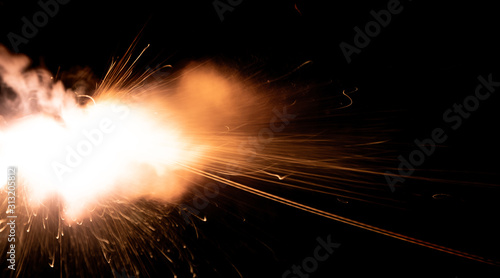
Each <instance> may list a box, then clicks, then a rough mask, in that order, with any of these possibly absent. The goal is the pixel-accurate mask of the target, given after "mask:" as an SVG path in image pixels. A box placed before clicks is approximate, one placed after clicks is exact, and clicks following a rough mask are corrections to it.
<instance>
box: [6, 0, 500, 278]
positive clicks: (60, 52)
mask: <svg viewBox="0 0 500 278" xmlns="http://www.w3.org/2000/svg"><path fill="white" fill-rule="evenodd" d="M103 2H104V1H103ZM103 2H101V1H93V0H91V1H81V0H71V1H69V3H68V4H65V5H60V10H59V11H58V12H57V14H55V15H54V17H53V18H50V19H49V20H48V24H46V25H45V26H43V27H41V28H39V30H38V32H37V34H36V35H35V36H34V37H33V38H31V39H29V41H28V43H27V44H23V45H20V46H19V50H20V52H21V53H25V54H27V55H28V56H30V57H31V58H32V59H33V61H34V63H35V64H43V65H45V66H46V67H48V68H49V70H51V71H52V72H56V71H57V69H58V67H61V70H62V71H64V70H69V69H71V68H72V67H75V66H81V67H90V68H91V69H92V70H93V72H94V73H95V74H96V76H97V77H102V76H103V74H104V73H105V71H106V69H107V67H108V66H109V63H110V62H111V58H112V57H116V56H120V55H122V54H123V53H124V51H125V50H126V49H127V47H128V46H129V44H130V43H131V42H132V40H133V39H134V38H135V37H136V36H137V34H139V32H140V31H141V29H142V28H143V27H144V30H143V32H142V33H141V38H140V40H139V43H138V48H142V47H144V46H145V45H147V44H151V47H150V49H149V50H148V52H147V53H146V54H145V56H144V60H143V61H142V64H141V65H143V66H144V67H147V66H148V65H151V67H154V66H155V65H156V64H158V63H161V62H166V63H169V64H172V65H174V66H175V65H182V64H183V63H185V62H187V61H190V60H201V59H210V58H212V59H219V60H221V61H224V62H226V63H228V64H231V65H234V66H236V67H241V68H245V69H248V68H249V66H252V67H251V68H253V69H257V70H258V71H260V72H265V73H266V74H269V75H271V76H272V75H274V76H279V75H281V74H284V73H286V72H288V71H290V70H292V69H294V68H295V67H296V66H298V65H300V64H301V63H303V62H305V61H307V60H312V61H313V66H312V68H311V69H310V70H309V71H307V72H305V73H304V74H303V75H302V76H300V78H301V79H300V80H299V81H300V82H302V83H307V82H312V83H314V82H317V83H320V82H325V81H327V80H333V84H336V85H335V86H337V87H338V88H347V89H348V88H353V87H358V88H359V91H358V92H356V93H355V94H354V95H353V97H354V98H355V105H354V107H353V108H352V110H350V111H349V112H352V113H368V114H370V115H379V113H383V112H384V111H385V112H387V111H391V112H390V115H391V116H390V117H389V118H388V120H387V121H389V122H384V123H383V124H385V125H388V126H390V127H391V128H393V129H395V130H398V132H396V133H394V136H395V138H394V140H395V142H397V144H394V145H392V147H393V148H394V149H393V150H392V151H393V153H394V155H393V156H392V157H390V158H392V159H395V158H396V157H397V154H399V153H403V154H405V153H408V152H409V151H410V150H411V148H412V143H413V140H414V139H415V138H424V137H426V136H429V134H430V132H431V130H432V129H434V128H436V127H439V126H442V125H443V120H442V118H441V117H442V114H443V112H444V111H445V110H446V109H448V108H450V107H452V105H453V103H456V102H457V103H458V102H461V101H462V100H463V99H464V98H465V97H467V96H469V95H471V94H473V92H474V89H475V87H476V86H477V84H478V81H477V77H478V76H479V75H482V76H487V75H488V74H490V73H492V74H493V79H494V80H500V72H499V66H498V62H499V61H500V59H499V58H500V54H499V51H498V50H499V49H500V48H499V46H500V43H499V41H500V40H498V36H499V32H498V26H499V25H498V22H497V21H496V20H495V19H496V18H498V14H497V13H498V12H497V11H498V9H496V8H494V6H493V4H489V5H482V4H480V3H476V2H474V3H466V2H454V3H440V4H438V3H436V1H425V2H424V1H418V0H414V1H408V0H405V1H401V3H400V5H401V7H402V11H401V12H400V13H399V14H394V15H392V17H391V22H390V23H389V24H388V25H387V27H382V28H381V31H380V34H378V35H377V36H375V37H373V38H372V39H371V41H370V43H369V44H368V45H367V46H366V47H365V48H363V49H361V52H360V53H359V54H353V55H352V56H351V58H352V62H351V63H348V62H347V61H346V59H345V57H344V55H343V53H342V51H341V49H340V47H339V44H340V43H341V42H346V43H349V44H351V45H353V44H354V42H353V40H354V35H355V31H354V29H353V28H354V27H356V26H357V27H359V28H361V29H363V28H364V27H365V25H366V24H367V23H368V22H370V21H372V20H373V18H372V15H371V14H370V11H371V10H375V11H379V10H381V9H387V5H388V3H389V2H391V1H387V0H385V1H378V0H377V1H365V2H362V1H333V2H334V3H329V4H325V2H327V1H305V0H304V1H301V0H297V1H288V0H277V1H260V0H259V1H250V0H246V1H243V2H242V3H241V4H240V5H238V6H236V7H234V10H233V11H231V12H226V13H224V21H223V22H221V21H220V19H219V16H218V14H217V12H216V11H215V9H214V7H213V5H212V2H213V1H211V0H208V1H205V0H199V1H169V0H165V1H157V2H156V1H150V0H143V1H132V2H126V1H106V2H105V3H103ZM221 2H224V3H226V1H224V0H221ZM233 2H237V1H233ZM270 2H272V3H270ZM295 5H296V7H297V9H298V10H297V9H296V8H295ZM39 10H40V7H39V6H38V4H36V1H31V2H27V1H24V2H23V1H14V0H2V1H0V44H4V45H6V46H7V47H9V48H10V49H12V46H11V44H10V42H9V40H8V38H7V34H8V33H9V32H14V33H17V34H21V28H22V25H23V22H22V21H21V18H22V17H23V16H26V17H27V18H32V16H33V14H34V13H35V12H37V11H39ZM498 104H499V99H498V96H497V95H493V96H492V97H491V98H489V99H488V100H487V101H485V102H484V103H481V104H480V108H479V109H478V110H477V112H474V113H473V115H472V116H471V118H469V119H468V120H466V121H465V122H464V124H463V126H462V127H460V128H459V129H458V130H457V131H453V132H450V133H449V135H450V139H449V140H448V141H446V143H445V144H444V145H443V146H441V147H440V151H439V152H438V153H436V154H435V155H433V156H432V158H431V159H429V161H428V162H426V164H425V168H426V169H436V170H443V171H438V173H437V175H442V177H444V178H455V179H458V180H465V181H469V182H476V181H481V182H484V183H490V184H498V182H499V177H498V175H496V174H495V172H497V171H498V170H497V168H498V155H499V154H500V152H499V150H500V149H499V147H498V141H499V140H498V139H499V136H498V135H497V133H496V129H497V127H498V124H497V120H498V118H499V117H498V110H497V109H496V107H498ZM380 119H383V117H380ZM389 119H391V120H389ZM495 119H497V120H495ZM353 121H354V120H353ZM356 124H359V123H355V122H353V125H356ZM394 163H397V162H396V161H393V164H391V165H394ZM451 171H456V172H453V173H452V172H451ZM443 172H444V174H443ZM425 173H426V174H429V173H433V172H432V171H428V172H425ZM440 177H441V176H440ZM377 182H380V183H384V182H385V181H384V178H383V177H380V180H377ZM233 191H234V192H233ZM387 191H388V190H387ZM441 192H446V193H449V194H451V195H452V197H451V198H449V199H446V200H441V201H439V200H434V199H432V198H431V196H432V195H433V194H436V193H441ZM410 193H416V195H412V194H410ZM227 194H229V195H230V194H234V195H232V196H238V198H241V199H242V200H247V201H241V202H237V203H235V204H231V203H230V202H226V201H224V202H223V201H221V203H220V204H219V208H217V207H211V208H210V209H209V210H208V211H207V213H211V214H212V215H213V216H212V217H213V218H215V219H220V221H219V220H217V221H213V222H212V223H208V224H204V225H205V226H204V229H205V232H206V234H207V236H209V237H210V238H211V239H212V240H213V243H212V245H210V246H219V247H220V248H221V249H223V250H225V251H224V252H226V253H227V254H228V256H230V257H231V258H232V262H233V263H234V264H235V265H236V266H237V267H238V268H239V269H240V271H241V272H242V274H244V275H245V276H244V277H281V274H282V273H283V272H284V271H285V270H286V269H288V268H289V267H290V266H291V265H292V264H296V263H298V262H301V261H302V260H303V259H304V258H306V257H308V256H310V254H311V252H312V250H313V249H314V247H315V246H316V245H317V243H316V237H318V236H319V237H326V236H327V235H329V234H331V235H332V237H333V238H334V240H335V241H337V242H339V243H341V244H342V245H341V247H339V249H338V250H337V251H336V252H335V253H334V254H333V255H332V257H331V258H329V259H328V260H327V261H326V262H323V263H320V265H319V267H318V271H316V272H314V273H313V274H311V276H310V277H371V276H375V277H443V278H455V277H459V278H462V277H499V276H498V274H499V273H500V268H498V267H497V268H495V267H490V266H488V265H485V264H481V263H476V262H473V261H469V260H466V259H461V258H458V257H454V256H451V255H447V254H444V253H440V252H437V251H433V250H429V249H425V248H422V247H418V246H414V245H411V244H407V243H404V242H400V241H397V240H394V239H390V238H386V237H383V236H379V235H376V234H373V233H370V232H367V231H363V230H360V229H357V228H353V227H349V226H346V225H344V224H340V223H336V222H334V221H331V220H328V219H322V218H320V217H317V216H313V215H310V214H307V213H305V212H301V211H297V210H295V209H293V208H287V207H282V206H280V205H276V204H273V203H272V202H270V201H265V200H261V199H259V198H257V197H253V196H249V195H248V194H246V193H239V192H236V190H231V189H228V192H227ZM386 194H388V195H390V192H389V191H388V192H386ZM397 194H401V196H397V197H396V198H402V199H401V200H404V201H405V202H407V203H406V204H405V208H406V210H403V211H391V210H387V211H386V210H384V209H382V208H374V207H371V206H370V205H367V204H359V203H356V202H353V203H349V204H348V205H345V206H343V205H339V204H338V202H337V201H336V200H329V199H327V198H322V197H319V198H318V200H319V201H318V204H320V205H322V206H326V207H328V205H329V204H330V202H331V203H332V204H333V203H334V204H333V205H332V207H334V209H333V210H334V211H335V212H338V213H339V214H342V215H346V216H350V217H352V218H355V219H360V220H364V221H367V222H369V223H372V224H377V225H379V226H383V227H387V228H391V229H394V230H397V231H400V232H406V233H411V234H412V235H415V236H420V237H422V238H425V239H429V240H434V242H436V243H442V244H447V246H450V247H451V246H452V247H456V248H457V249H460V250H464V251H465V250H467V251H470V252H472V253H476V254H481V255H485V256H489V257H493V258H495V255H496V259H500V256H498V251H497V250H500V249H499V248H500V241H499V240H498V234H499V233H498V232H500V230H498V228H494V227H495V225H494V224H495V222H496V221H498V217H497V212H498V211H499V210H498V209H499V208H500V207H499V206H498V201H497V198H495V197H498V196H499V191H498V190H495V189H484V188H479V187H472V188H469V187H465V186H461V185H456V186H454V185H449V184H447V185H443V184H426V185H422V184H421V182H418V181H409V182H408V183H406V184H405V188H402V189H401V190H400V193H397ZM406 194H408V195H412V196H419V197H415V198H412V199H407V195H406ZM307 198H311V199H310V200H312V198H316V197H315V196H309V197H307ZM391 198H394V196H393V195H391ZM230 210H235V211H239V213H240V215H244V217H246V218H247V219H248V221H247V223H245V224H242V223H240V222H238V221H237V220H235V218H233V216H231V214H229V213H227V211H230ZM492 223H493V224H492ZM242 242H246V243H247V245H245V244H242ZM264 244H266V245H269V249H266V248H265V247H264V246H265V245H264ZM202 246H203V245H202ZM207 248H208V247H207ZM210 248H212V247H210ZM200 250H201V251H199V252H200V254H201V255H200V256H202V257H203V256H205V257H206V261H207V262H205V264H204V266H203V267H201V273H200V274H201V277H210V276H211V275H212V274H213V273H212V272H210V270H209V267H207V265H217V266H219V267H220V268H221V269H223V270H222V271H221V275H222V276H228V277H229V276H231V277H232V275H234V273H231V272H230V269H231V266H228V263H227V261H225V260H222V259H220V256H221V252H220V251H214V252H213V253H212V252H210V250H207V249H203V248H202V247H200ZM271 250H272V251H271ZM204 271H206V273H205V272H204ZM224 271H227V272H224ZM226 273H227V274H226ZM495 273H496V274H497V275H494V274H495ZM204 274H205V275H204ZM290 277H293V276H290Z"/></svg>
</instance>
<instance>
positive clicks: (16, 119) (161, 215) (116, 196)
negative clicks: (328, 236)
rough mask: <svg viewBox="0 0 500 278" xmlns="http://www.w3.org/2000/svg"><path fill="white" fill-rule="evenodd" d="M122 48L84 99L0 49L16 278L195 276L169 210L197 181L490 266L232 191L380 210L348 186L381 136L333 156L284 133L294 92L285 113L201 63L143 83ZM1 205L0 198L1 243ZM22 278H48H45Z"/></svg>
mask: <svg viewBox="0 0 500 278" xmlns="http://www.w3.org/2000/svg"><path fill="white" fill-rule="evenodd" d="M133 46H134V45H133ZM133 46H131V48H130V49H129V50H128V52H127V53H126V55H125V56H124V58H122V59H121V60H118V61H116V62H113V63H112V65H111V66H110V69H109V71H108V73H107V75H106V76H105V77H104V79H103V81H102V82H101V83H100V84H99V85H98V86H97V88H95V89H94V90H92V93H91V94H85V93H84V92H81V91H79V90H78V89H74V88H65V86H63V83H62V82H61V81H60V80H58V79H57V77H54V76H52V75H51V74H50V73H49V72H47V71H46V70H44V69H38V68H35V69H33V68H30V67H29V66H30V61H29V59H28V58H27V57H26V56H23V55H12V54H10V53H8V52H7V50H6V49H5V48H3V47H0V77H1V80H0V81H1V84H2V90H3V91H4V92H7V93H5V96H4V99H3V100H2V103H3V107H1V108H2V111H0V112H1V118H0V158H1V160H0V167H1V168H2V169H7V167H9V166H16V167H17V169H18V177H19V183H18V187H17V193H16V198H17V200H18V201H17V203H16V211H17V212H18V213H19V214H18V218H17V220H16V221H17V225H18V227H19V228H18V232H17V233H18V234H17V241H16V248H19V250H20V249H26V250H30V253H29V254H27V253H23V252H18V256H16V268H17V271H16V275H18V276H22V275H23V274H25V273H26V271H27V262H28V260H29V259H30V258H29V256H32V257H36V260H39V261H40V262H42V263H41V264H35V265H36V267H40V266H39V265H44V263H43V262H45V263H47V264H48V266H49V267H51V268H56V266H57V269H58V270H59V272H60V276H67V275H70V273H71V269H78V270H79V273H80V274H81V275H83V276H94V277H95V276H108V274H103V273H100V272H99V269H106V268H108V269H112V270H117V271H118V273H121V272H122V271H123V272H125V273H126V274H128V275H136V276H139V275H141V276H148V275H154V273H152V272H153V271H154V270H151V269H150V267H149V266H150V264H151V262H150V261H148V260H145V259H144V257H149V258H153V257H158V256H159V257H162V258H165V260H166V261H168V262H169V264H168V268H169V269H170V271H171V273H172V275H173V276H176V275H178V276H181V277H184V276H185V275H186V273H189V274H190V275H192V276H193V277H194V276H196V267H195V264H194V263H193V261H194V260H195V258H194V255H193V254H192V253H191V252H190V250H189V248H188V246H187V245H186V244H185V239H184V236H183V231H185V230H186V229H187V226H188V225H191V224H188V223H187V222H185V221H183V220H182V218H180V217H179V214H180V213H181V212H180V210H181V209H180V208H179V207H178V204H179V203H180V202H181V200H182V197H183V196H184V195H185V193H187V192H189V191H190V190H191V189H192V188H194V187H198V186H200V185H199V184H200V181H201V180H203V179H209V180H213V181H215V182H219V183H220V184H225V185H229V186H232V187H234V188H238V189H241V190H244V191H246V192H250V193H252V194H255V195H258V196H261V197H263V198H267V199H270V200H274V201H276V202H278V203H281V204H285V205H288V206H291V207H295V208H297V209H301V210H304V211H308V212H311V213H314V214H317V215H320V216H323V217H326V218H330V219H333V220H336V221H339V222H342V223H345V224H349V225H352V226H356V227H359V228H362V229H365V230H369V231H372V232H376V233H379V234H384V235H387V236H389V237H392V238H396V239H400V240H403V241H407V242H411V243H414V244H417V245H421V246H425V247H428V248H432V249H435V250H440V251H443V252H447V253H450V254H453V255H457V256H461V257H465V258H469V259H472V260H477V261H481V262H486V263H491V264H493V263H495V262H493V261H490V260H488V259H485V258H482V257H480V256H476V255H472V254H468V253H465V252H461V251H457V250H454V249H451V248H446V247H443V246H440V245H437V244H433V243H429V242H426V241H422V240H418V239H415V238H412V237H409V236H405V235H402V234H398V233H394V232H391V231H388V230H385V229H382V228H378V227H375V226H372V225H369V224H365V223H362V222H359V221H356V220H353V219H349V218H346V217H342V216H339V215H336V214H333V213H331V212H327V211H323V210H320V209H317V208H315V207H314V206H312V205H308V204H304V203H300V202H296V201H294V200H291V199H287V198H283V197H281V196H278V195H276V194H271V193H270V192H267V191H266V190H263V189H262V188H254V187H252V186H249V185H245V184H242V183H240V182H238V181H235V180H233V179H232V177H236V176H238V177H244V178H248V179H252V180H255V181H262V182H265V183H269V184H270V186H274V189H276V188H279V189H280V190H291V189H293V190H307V191H312V192H316V193H318V194H327V195H332V198H333V197H335V198H342V200H347V199H351V200H360V201H364V202H371V203H377V204H385V205H386V204H387V203H388V202H390V200H387V199H386V198H384V197H381V196H379V195H377V194H374V193H373V192H374V191H376V190H379V189H377V188H376V187H375V188H374V186H373V185H371V184H368V182H365V181H363V180H362V178H361V177H360V174H362V175H365V176H370V175H381V174H383V173H380V172H379V171H377V170H374V169H373V168H371V167H369V165H370V162H371V161H373V155H376V154H377V150H376V148H375V147H374V146H376V145H377V144H379V143H380V142H383V138H379V137H376V136H375V137H374V136H372V137H371V138H363V139H364V140H360V139H359V138H356V139H355V138H354V135H347V134H341V135H339V136H338V139H336V140H337V141H336V142H335V144H331V143H330V142H329V140H327V137H324V136H322V135H320V134H316V135H314V136H312V135H310V134H298V133H294V132H293V130H288V131H284V129H285V127H286V125H287V124H289V122H290V121H291V120H293V119H294V118H295V115H294V114H293V113H292V112H290V111H291V109H292V108H293V107H294V105H296V103H297V101H300V99H301V97H303V96H302V95H301V94H302V93H303V92H295V94H294V97H293V101H289V100H288V99H287V98H284V97H283V94H279V93H277V94H276V95H275V96H273V97H271V96H269V93H268V91H269V90H272V89H270V88H269V87H270V86H269V83H272V82H271V81H270V82H268V83H266V84H254V83H253V82H252V81H251V80H249V79H248V78H245V77H244V76H241V75H240V74H238V72H236V71H234V70H232V69H228V68H224V67H222V66H215V65H214V64H213V63H211V62H202V63H192V64H190V65H188V66H186V67H185V68H183V69H182V70H179V71H178V73H177V74H174V75H173V76H172V77H170V78H168V79H165V80H161V81H158V80H152V79H151V78H150V76H151V74H153V73H152V72H146V73H143V74H136V73H135V71H134V65H135V63H136V62H137V59H139V57H140V55H141V54H139V55H137V58H134V57H133V55H132V51H133V49H134V47H133ZM134 59H135V60H134ZM307 64H308V62H306V63H304V64H303V65H301V66H305V65H307ZM299 68H300V67H299ZM276 91H278V92H279V90H276ZM338 98H339V100H338V103H339V104H338V107H336V108H335V109H340V108H344V107H347V106H349V105H350V104H351V103H352V100H351V98H350V97H349V95H348V93H346V92H343V94H342V95H340V96H338ZM269 111H272V112H271V113H269ZM270 117H271V120H270ZM303 120H305V121H308V120H310V119H303ZM277 133H279V135H280V136H277ZM352 142H357V143H355V144H353V143H352ZM325 153H330V154H331V153H334V154H336V156H335V157H333V158H332V157H325ZM361 161H363V162H361ZM228 165H230V167H228ZM324 173H326V174H324ZM0 180H1V181H2V183H3V182H4V181H6V180H7V173H6V171H3V170H2V171H0ZM353 181H355V182H356V185H355V186H352V184H353ZM332 184H335V186H333V185H332ZM6 196H7V194H6V191H5V189H4V188H3V189H2V194H1V197H2V202H3V204H2V215H1V220H0V221H1V222H0V232H3V233H5V232H6V231H7V229H6V228H7V225H6V223H7V217H6V213H5V211H7V205H8V204H7V201H6V200H7V198H6ZM204 220H206V219H204ZM6 248H7V245H5V247H4V249H5V250H6ZM47 264H45V265H47ZM30 271H34V272H37V271H39V273H47V272H44V271H46V270H44V269H43V267H42V268H41V269H30ZM235 271H236V272H237V270H235Z"/></svg>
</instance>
